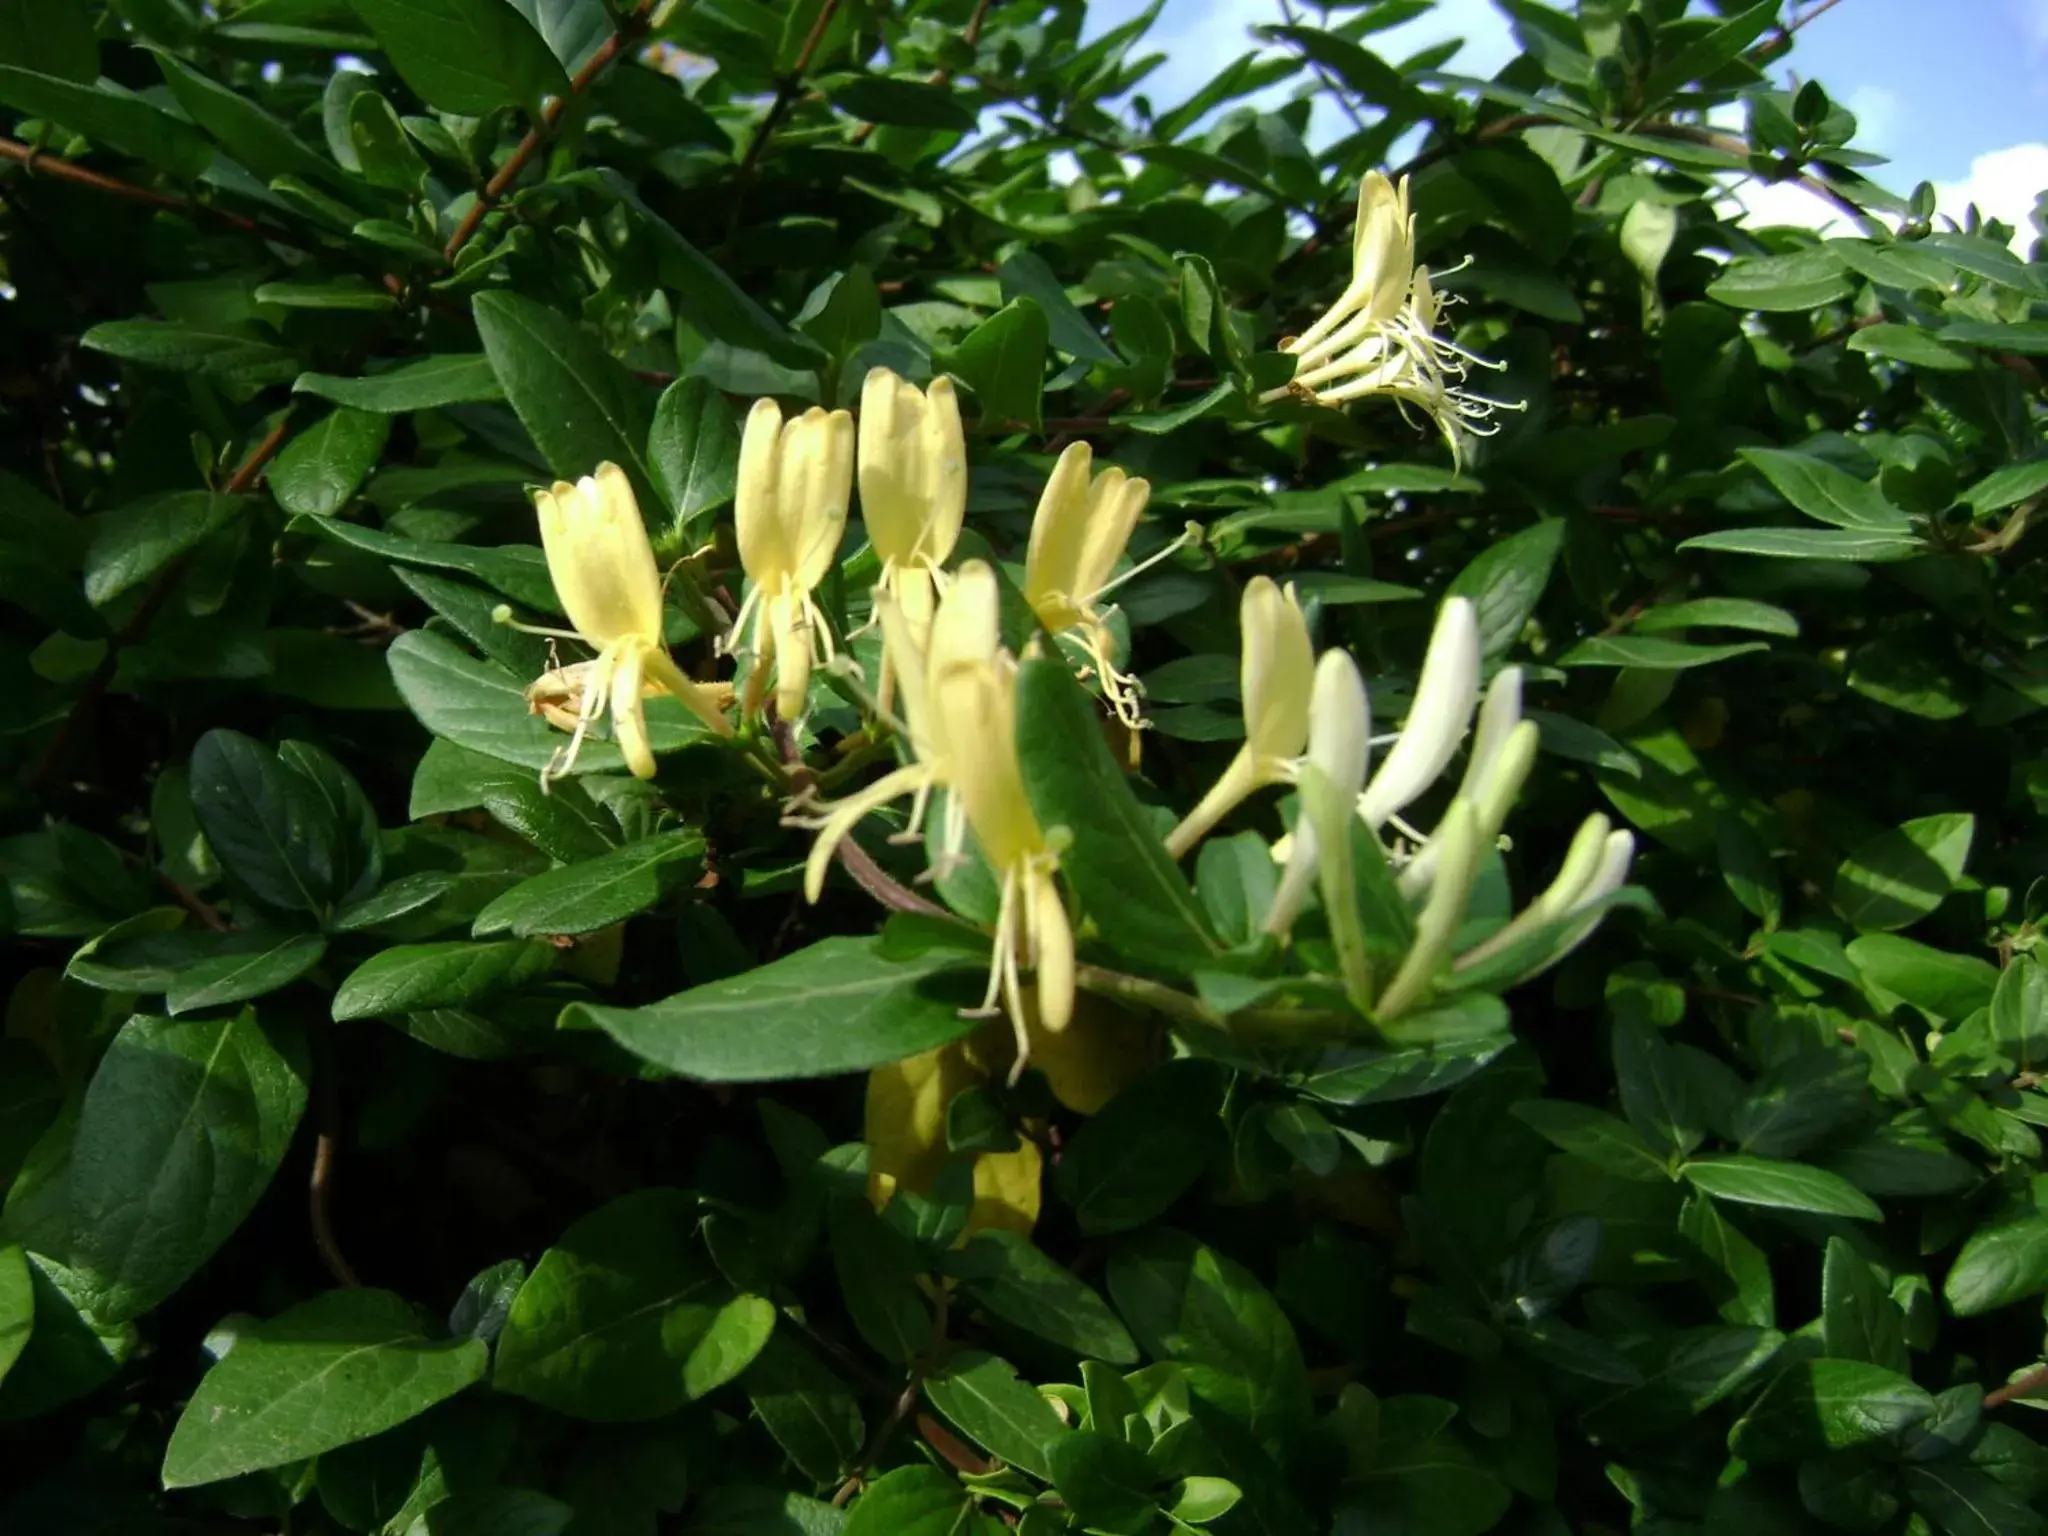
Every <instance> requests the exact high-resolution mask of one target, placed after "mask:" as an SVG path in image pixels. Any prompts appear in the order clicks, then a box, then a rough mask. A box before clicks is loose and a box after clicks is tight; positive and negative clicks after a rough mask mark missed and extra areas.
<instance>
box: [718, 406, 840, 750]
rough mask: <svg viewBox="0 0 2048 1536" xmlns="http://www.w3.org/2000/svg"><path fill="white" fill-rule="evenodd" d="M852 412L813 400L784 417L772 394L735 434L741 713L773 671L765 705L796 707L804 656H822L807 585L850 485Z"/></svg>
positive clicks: (828, 555)
mask: <svg viewBox="0 0 2048 1536" xmlns="http://www.w3.org/2000/svg"><path fill="white" fill-rule="evenodd" d="M853 459H854V431H853V417H852V416H851V415H849V414H848V413H847V412H845V411H824V410H820V409H819V408H818V407H816V406H813V407H812V408H811V409H810V410H807V411H805V412H804V413H803V414H802V415H801V416H797V417H793V418H791V419H790V420H788V421H784V420H783V419H782V411H781V409H780V408H779V407H778V406H777V405H776V404H775V402H774V401H773V400H756V401H755V402H754V408H753V410H751V411H750V412H748V413H747V425H746V431H745V432H744V433H743V434H742V436H741V438H740V464H739V487H738V493H737V496H736V498H735V501H734V508H733V519H734V525H735V532H736V533H737V535H738V539H739V549H740V565H741V566H742V567H743V568H744V569H745V571H746V573H747V580H748V582H749V583H750V584H751V586H752V590H751V591H749V592H748V593H747V600H746V602H745V603H744V604H742V605H741V607H740V611H739V613H738V615H737V616H736V617H735V618H734V620H733V625H732V631H731V633H730V634H729V635H728V636H727V639H726V646H727V649H729V650H730V649H733V648H734V647H735V646H736V645H737V643H738V641H739V637H740V636H741V635H742V634H743V633H744V632H745V630H746V628H747V621H748V620H749V619H750V618H751V619H752V620H753V634H752V639H751V642H750V643H751V645H752V647H753V653H754V670H753V672H752V674H751V675H750V677H749V679H748V683H747V698H746V707H747V709H748V710H749V711H751V709H752V708H753V706H754V705H755V703H756V702H758V700H759V699H760V696H761V692H762V690H763V688H764V687H765V686H766V681H767V676H768V670H767V669H768V668H769V667H770V666H771V665H772V666H773V667H774V669H775V671H774V675H775V710H776V713H777V714H778V715H780V716H781V717H782V718H783V719H784V720H789V721H794V720H795V719H796V718H797V717H798V716H799V715H801V714H802V713H803V711H804V701H805V699H806V697H807V696H808V694H809V690H810V679H811V663H812V660H813V657H814V656H822V657H824V658H825V659H828V660H829V659H830V658H831V656H832V631H831V629H830V627H829V626H827V624H826V623H825V616H824V615H823V614H822V613H820V612H819V611H818V606H817V604H816V603H814V602H813V601H812V600H811V589H812V588H814V587H815V586H817V584H818V583H819V582H820V581H821V580H822V579H823V578H824V576H825V573H826V572H827V571H828V570H830V569H831V568H832V559H833V556H835V555H836V554H837V553H838V552H839V540H840V536H841V535H842V534H843V533H844V532H845V530H846V505H847V501H848V500H849V498H850V497H851V495H852V489H853Z"/></svg>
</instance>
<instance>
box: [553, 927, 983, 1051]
mask: <svg viewBox="0 0 2048 1536" xmlns="http://www.w3.org/2000/svg"><path fill="white" fill-rule="evenodd" d="M963 960H964V963H965V964H966V965H969V966H974V967H975V968H976V969H979V967H978V965H977V964H976V962H974V961H973V960H971V959H965V958H964V957H963V956H962V955H961V953H960V952H959V951H957V950H955V951H945V950H934V951H931V952H929V953H927V954H924V955H920V956H918V957H917V958H915V959H912V960H901V961H896V960H885V959H883V958H882V956H881V954H880V953H879V951H878V950H877V948H876V945H875V941H874V940H872V939H856V938H831V939H823V940H820V941H819V942H818V943H816V944H813V945H811V946H810V947H809V948H807V949H801V950H798V951H797V952H796V953H795V954H793V955H787V956H784V957H783V958H782V959H780V960H776V961H773V962H771V963H769V964H767V965H764V966H760V967H758V968H756V969H754V970H751V971H748V972H746V973H745V974H743V975H739V976H734V977H731V978H729V979H727V980H725V981H715V982H712V983H711V984H710V985H708V986H702V987H697V988H694V989H693V990H691V991H688V992H681V993H678V994H677V995H676V996H674V997H671V998H669V999H667V1000H666V1001H664V1002H659V1003H650V1004H648V1005H647V1006H646V1007H644V1008H602V1007H598V1006H595V1005H592V1004H577V1005H575V1006H574V1007H573V1008H572V1009H571V1010H570V1011H571V1014H572V1015H573V1016H579V1017H582V1018H586V1019H588V1020H590V1021H591V1022H593V1023H595V1024H597V1025H599V1026H601V1027H602V1028H603V1029H604V1030H605V1031H606V1032H607V1033H608V1034H610V1035H611V1037H612V1038H613V1039H614V1040H617V1041H618V1042H619V1044H621V1045H623V1046H624V1047H625V1048H626V1049H627V1050H629V1051H631V1052H633V1054H634V1055H636V1056H639V1057H641V1058H643V1059H645V1060H647V1061H651V1062H653V1063H654V1064H655V1065H657V1066H659V1067H663V1068H665V1069H667V1070H668V1071H671V1072H678V1073H681V1074H682V1075H683V1076H685V1077H695V1078H700V1079H703V1080H704V1081H706V1082H721V1083H738V1082H769V1081H774V1080H776V1079H782V1078H790V1077H829V1076H832V1075H833V1074H835V1073H839V1072H858V1071H863V1070H865V1069H866V1068H868V1067H872V1066H879V1065H881V1064H882V1063H884V1062H890V1061H900V1060H901V1059H903V1058H904V1057H906V1056H914V1055H916V1054H917V1053H918V1052H920V1051H928V1050H931V1049H933V1048H934V1047H936V1046H940V1045H944V1044H945V1043H946V1042H948V1041H949V1040H956V1039H958V1038H959V1037H960V1036H961V1035H964V1034H966V1033H967V1031H968V1030H969V1029H971V1028H973V1026H974V1022H975V1021H974V1020H973V1019H971V1018H963V1017H961V1015H960V1009H961V1006H962V1003H963V1002H964V1001H970V1000H971V998H969V997H968V996H967V993H966V992H965V991H964V990H962V989H955V988H950V987H947V986H945V985H944V984H943V983H944V981H945V980H946V979H947V978H948V973H954V974H957V973H959V972H960V971H961V969H962V968H963ZM963 979H964V978H963ZM980 985H981V983H980V980H979V978H978V977H977V978H975V979H974V981H973V982H972V989H973V990H974V991H976V992H978V991H979V989H980Z"/></svg>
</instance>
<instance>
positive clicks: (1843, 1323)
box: [1820, 1237, 1912, 1375]
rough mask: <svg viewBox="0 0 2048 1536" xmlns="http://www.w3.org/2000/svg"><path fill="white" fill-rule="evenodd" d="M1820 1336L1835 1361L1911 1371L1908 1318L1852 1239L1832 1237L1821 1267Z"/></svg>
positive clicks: (1904, 1371)
mask: <svg viewBox="0 0 2048 1536" xmlns="http://www.w3.org/2000/svg"><path fill="white" fill-rule="evenodd" d="M1820 1292H1821V1340H1822V1342H1823V1343H1824V1345H1825V1346H1826V1348H1827V1352H1828V1354H1829V1355H1831V1356H1833V1357H1834V1358H1835V1359H1837V1360H1862V1361H1866V1362H1868V1363H1869V1364H1871V1365H1881V1366H1883V1367H1884V1368H1885V1369H1886V1370H1888V1371H1897V1372H1898V1373H1899V1374H1901V1375H1906V1374H1908V1373H1909V1372H1910V1371H1911V1369H1912V1365H1911V1362H1910V1360H1909V1359H1908V1358H1907V1355H1906V1319H1905V1315H1904V1314H1903V1313H1901V1312H1900V1311H1899V1308H1898V1305H1897V1303H1895V1302H1894V1301H1893V1300H1892V1298H1891V1295H1890V1293H1889V1292H1887V1291H1886V1289H1885V1287H1884V1284H1883V1282H1882V1281H1881V1280H1880V1279H1879V1278H1878V1276H1877V1274H1876V1272H1875V1271H1874V1270H1872V1268H1871V1267H1870V1265H1868V1264H1867V1263H1865V1262H1864V1261H1863V1259H1862V1257H1861V1256H1860V1255H1858V1254H1857V1252H1856V1250H1855V1248H1854V1247H1852V1246H1851V1245H1850V1243H1849V1242H1848V1241H1847V1240H1846V1239H1844V1238H1840V1237H1831V1238H1829V1239H1828V1246H1827V1258H1826V1261H1825V1264H1824V1266H1823V1268H1822V1271H1821V1285H1820Z"/></svg>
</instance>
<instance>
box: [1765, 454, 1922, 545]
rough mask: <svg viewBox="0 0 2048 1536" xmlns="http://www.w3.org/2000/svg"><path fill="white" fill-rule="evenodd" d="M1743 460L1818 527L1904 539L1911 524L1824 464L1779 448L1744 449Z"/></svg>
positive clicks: (1877, 494) (1880, 497)
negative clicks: (1893, 534) (1752, 466)
mask: <svg viewBox="0 0 2048 1536" xmlns="http://www.w3.org/2000/svg"><path fill="white" fill-rule="evenodd" d="M1742 457H1743V458H1744V459H1746V460H1748V461H1749V463H1750V464H1752V465H1754V466H1755V467H1756V468H1757V469H1759V470H1761V471H1762V472H1763V476H1764V478H1765V479H1766V480H1768V481H1770V482H1771V485H1772V487H1773V488H1774V489H1775V490H1776V491H1777V492H1778V494H1779V495H1780V496H1783V497H1784V498H1785V499H1786V500H1787V501H1789V502H1791V503H1792V505H1793V506H1795V507H1797V508H1798V509H1799V510H1800V511H1801V512H1804V513H1805V514H1806V515H1807V516H1808V517H1810V518H1812V519H1813V520H1814V521H1815V522H1817V523H1826V524H1828V525H1829V526H1830V527H1834V528H1847V529H1851V530H1853V531H1856V532H1861V533H1887V534H1889V533H1896V534H1905V533H1908V532H1909V531H1910V530H1911V529H1912V526H1913V520H1912V519H1911V518H1909V517H1907V516H1906V514H1905V513H1903V512H1901V511H1900V510H1899V509H1898V508H1897V507H1895V506H1893V505H1892V504H1891V503H1890V502H1889V501H1887V500H1885V497H1884V493H1883V492H1882V491H1880V490H1879V489H1878V488H1877V487H1876V486H1875V485H1871V484H1868V483H1866V482H1864V481H1862V480H1858V479H1856V478H1855V477H1854V476H1853V475H1848V474H1844V473H1843V472H1842V471H1841V470H1839V469H1837V468H1835V466H1834V465H1832V464H1830V463H1828V462H1827V461H1826V460H1824V459H1816V458H1812V457H1810V456H1809V455H1807V454H1803V453H1793V452H1790V451H1789V450H1787V449H1783V448H1745V449H1743V450H1742Z"/></svg>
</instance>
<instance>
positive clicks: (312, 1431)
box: [163, 1290, 490, 1488]
mask: <svg viewBox="0 0 2048 1536" xmlns="http://www.w3.org/2000/svg"><path fill="white" fill-rule="evenodd" d="M489 1359H490V1352H489V1350H488V1349H487V1347H486V1346H485V1345H484V1344H483V1343H482V1341H480V1340H477V1339H432V1338H428V1337H427V1336H426V1335H425V1334H424V1333H423V1332H422V1331H421V1329H420V1326H419V1323H418V1321H417V1319H416V1318H415V1317H414V1315H413V1310H412V1306H411V1304H410V1303H409V1302H407V1301H405V1300H403V1299H402V1298H400V1297H397V1296H394V1295H392V1294H391V1293H390V1292H389V1291H374V1290H351V1291H329V1292H328V1293H326V1294H325V1295H322V1296H315V1297H314V1298H313V1299H312V1300H310V1301H304V1302H301V1303H300V1304H299V1305H298V1306H296V1307H293V1308H291V1309H290V1310H289V1311H286V1312H283V1313H280V1314H279V1315H278V1316H276V1317H274V1318H272V1319H271V1320H270V1321H268V1322H265V1323H257V1324H255V1325H254V1326H253V1327H250V1328H248V1329H247V1330H245V1331H243V1332H242V1333H241V1334H240V1336H239V1337H238V1338H236V1340H235V1343H234V1348H233V1349H231V1350H229V1352H228V1353H227V1355H226V1357H225V1358H223V1359H222V1360H220V1361H219V1363H217V1364H216V1365H215V1366H214V1367H213V1368H212V1369H211V1370H209V1371H208V1372H207V1373H206V1376H205V1378H204V1379H203V1380H201V1381H200V1383H199V1389H198V1390H197V1391H196V1392H194V1393H193V1394H192V1399H191V1401H190V1402H188V1403H186V1405H185V1411H184V1413H182V1414H181V1415H180V1416H179V1418H178V1423H177V1426H176V1428H174V1429H173V1430H172V1431H171V1443H170V1446H169V1448H168V1449H167V1450H166V1451H165V1453H164V1465H163V1481H164V1486H165V1487H166V1488H190V1487H194V1486H197V1485H198V1484H201V1483H217V1482H219V1481H221V1480H222V1479H224V1478H230V1477H239V1476H240V1475H241V1474H243V1473H244V1472H256V1471H261V1470H262V1469H263V1468H265V1467H281V1466H284V1465H286V1464H287V1463H289V1462H294V1461H304V1460H306V1459H307V1458H308V1457H312V1456H318V1455H319V1454H320V1453H321V1452H323V1451H331V1450H334V1449H336V1448H337V1447H339V1446H344V1445H348V1444H351V1443H352V1442H354V1441H357V1440H367V1439H368V1438H369V1437H370V1436H372V1435H375V1434H379V1433H381V1432H383V1431H384V1430H387V1429H390V1428H391V1427H393V1426H394V1425H397V1424H403V1423H404V1422H405V1421H406V1420H408V1419H411V1418H414V1417H417V1416H418V1415H419V1414H422V1413H424V1412H426V1410H427V1409H429V1408H431V1407H433V1406H434V1404H436V1403H438V1402H441V1401H442V1400H443V1399H445V1398H450V1397H453V1396H454V1395H455V1394H456V1393H457V1392H460V1391H461V1390H462V1389H463V1388H464V1387H467V1386H469V1385H470V1384H471V1383H472V1382H475V1381H478V1380H480V1379H481V1378H482V1376H483V1374H484V1369H485V1366H486V1365H487V1364H488V1362H489Z"/></svg>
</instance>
